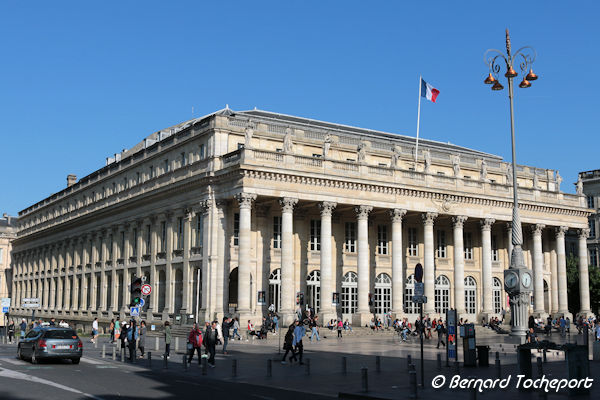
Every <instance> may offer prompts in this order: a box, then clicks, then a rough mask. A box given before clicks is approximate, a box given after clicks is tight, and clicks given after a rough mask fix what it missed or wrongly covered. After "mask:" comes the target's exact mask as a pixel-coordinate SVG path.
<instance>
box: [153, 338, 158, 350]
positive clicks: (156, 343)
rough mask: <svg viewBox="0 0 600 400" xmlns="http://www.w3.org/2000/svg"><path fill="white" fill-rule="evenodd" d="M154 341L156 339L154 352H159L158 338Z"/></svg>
mask: <svg viewBox="0 0 600 400" xmlns="http://www.w3.org/2000/svg"><path fill="white" fill-rule="evenodd" d="M154 339H156V340H155V342H154V350H156V351H158V336H157V337H155V338H154Z"/></svg>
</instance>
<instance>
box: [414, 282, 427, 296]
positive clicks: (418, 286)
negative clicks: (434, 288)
mask: <svg viewBox="0 0 600 400" xmlns="http://www.w3.org/2000/svg"><path fill="white" fill-rule="evenodd" d="M424 294H425V284H424V283H423V282H415V296H423V295H424Z"/></svg>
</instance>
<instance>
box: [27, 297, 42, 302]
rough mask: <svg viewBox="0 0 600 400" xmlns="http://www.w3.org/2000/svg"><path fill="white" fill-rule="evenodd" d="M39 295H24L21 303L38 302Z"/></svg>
mask: <svg viewBox="0 0 600 400" xmlns="http://www.w3.org/2000/svg"><path fill="white" fill-rule="evenodd" d="M39 302H40V299H39V297H26V298H24V299H23V303H39Z"/></svg>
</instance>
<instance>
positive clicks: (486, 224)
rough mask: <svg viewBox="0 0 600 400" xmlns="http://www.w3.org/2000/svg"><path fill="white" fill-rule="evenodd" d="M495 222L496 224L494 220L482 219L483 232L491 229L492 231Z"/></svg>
mask: <svg viewBox="0 0 600 400" xmlns="http://www.w3.org/2000/svg"><path fill="white" fill-rule="evenodd" d="M494 222H496V220H495V219H494V218H484V219H482V220H481V221H479V223H480V224H481V230H482V231H489V230H490V229H492V225H494Z"/></svg>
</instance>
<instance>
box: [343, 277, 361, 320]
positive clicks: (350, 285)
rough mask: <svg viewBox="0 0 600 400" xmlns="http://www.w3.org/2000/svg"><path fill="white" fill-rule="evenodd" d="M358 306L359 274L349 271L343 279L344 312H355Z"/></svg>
mask: <svg viewBox="0 0 600 400" xmlns="http://www.w3.org/2000/svg"><path fill="white" fill-rule="evenodd" d="M357 308H358V275H356V272H352V271H350V272H347V273H346V275H344V280H343V281H342V314H354V313H355V312H356V309H357Z"/></svg>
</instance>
